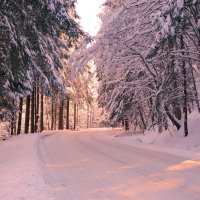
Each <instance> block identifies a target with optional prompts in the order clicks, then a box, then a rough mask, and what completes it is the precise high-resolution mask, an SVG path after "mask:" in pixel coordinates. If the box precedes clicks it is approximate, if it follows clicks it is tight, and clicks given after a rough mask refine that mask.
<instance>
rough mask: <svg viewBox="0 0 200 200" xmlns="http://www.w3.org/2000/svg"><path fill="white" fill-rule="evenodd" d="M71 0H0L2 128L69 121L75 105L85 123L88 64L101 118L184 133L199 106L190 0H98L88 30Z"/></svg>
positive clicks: (199, 28) (199, 4)
mask: <svg viewBox="0 0 200 200" xmlns="http://www.w3.org/2000/svg"><path fill="white" fill-rule="evenodd" d="M75 3H76V1H75V0H67V1H64V0H48V1H45V0H35V1H29V0H27V1H22V0H18V1H13V0H0V27H1V28H0V65H1V66H0V74H1V79H0V88H1V90H0V118H1V119H0V120H1V122H8V123H9V127H10V132H11V134H20V133H21V132H25V133H28V132H38V131H43V130H44V128H45V129H51V130H55V129H69V128H70V127H71V128H74V129H75V128H76V122H77V121H78V118H79V115H78V114H77V113H78V110H79V109H81V108H84V107H85V106H86V109H85V110H86V113H87V114H86V117H85V119H86V118H87V119H86V122H85V123H86V124H87V127H89V125H88V124H91V121H92V119H91V117H88V115H89V114H88V113H90V110H92V109H93V110H94V107H92V106H91V104H92V92H91V88H90V86H89V85H90V84H92V81H91V77H92V76H93V74H94V73H93V71H92V68H93V67H91V63H94V65H95V67H96V78H97V80H98V82H99V89H98V104H99V107H101V108H103V109H104V111H105V113H107V114H108V115H109V117H108V118H107V120H106V121H104V124H106V125H107V124H109V125H110V126H119V125H121V124H122V125H123V126H124V127H125V129H126V130H128V129H129V128H132V129H133V130H134V131H135V132H140V133H144V131H146V130H149V129H150V128H155V127H156V128H158V131H159V132H162V131H163V130H166V129H168V128H169V126H172V125H173V126H175V127H176V128H177V130H178V129H180V127H181V126H184V132H185V136H187V135H188V125H187V123H188V114H189V113H191V112H193V111H196V110H198V112H200V104H199V92H200V90H199V88H200V83H199V80H200V75H199V69H200V17H199V16H200V1H199V0H126V1H123V0H106V1H105V3H104V5H103V10H102V13H101V14H100V15H99V17H100V18H101V20H102V25H101V28H100V30H99V32H98V34H97V35H96V36H95V37H94V38H91V37H90V38H89V36H88V35H87V34H86V33H84V32H83V31H82V30H81V28H80V27H79V25H78V23H77V18H78V16H77V14H76V11H75ZM88 43H90V44H89V45H88ZM72 112H73V116H71V118H73V120H71V121H73V123H70V119H69V118H70V113H72ZM90 115H91V114H90ZM23 116H24V121H23V120H22V118H23ZM89 119H90V120H89ZM89 121H90V122H89ZM22 123H23V124H24V126H22ZM44 124H45V125H44ZM22 127H24V130H22Z"/></svg>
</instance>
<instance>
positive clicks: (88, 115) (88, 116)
mask: <svg viewBox="0 0 200 200" xmlns="http://www.w3.org/2000/svg"><path fill="white" fill-rule="evenodd" d="M89 118H90V114H89V106H88V105H87V128H89Z"/></svg>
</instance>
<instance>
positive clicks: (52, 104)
mask: <svg viewBox="0 0 200 200" xmlns="http://www.w3.org/2000/svg"><path fill="white" fill-rule="evenodd" d="M53 125H54V101H53V99H51V130H53V128H54V127H53Z"/></svg>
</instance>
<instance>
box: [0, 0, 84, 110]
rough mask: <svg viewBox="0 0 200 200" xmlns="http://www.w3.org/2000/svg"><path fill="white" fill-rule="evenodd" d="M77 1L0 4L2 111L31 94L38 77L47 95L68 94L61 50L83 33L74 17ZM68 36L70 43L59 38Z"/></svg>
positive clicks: (36, 1)
mask: <svg viewBox="0 0 200 200" xmlns="http://www.w3.org/2000/svg"><path fill="white" fill-rule="evenodd" d="M75 2H76V1H75V0H48V1H47V0H35V1H23V0H20V1H13V0H6V1H0V27H1V28H0V74H1V80H0V87H1V90H0V110H1V112H2V111H3V109H4V108H7V109H11V107H12V104H13V100H14V99H16V98H17V97H18V96H26V95H28V94H30V92H31V91H32V87H33V85H34V82H35V78H36V77H38V78H39V82H40V87H41V88H42V90H43V91H44V92H45V93H46V94H51V93H52V91H54V90H55V91H61V92H63V93H65V87H64V84H63V78H62V73H61V71H62V68H63V63H62V60H61V50H60V48H61V47H62V48H66V49H67V48H69V47H70V46H71V45H72V44H73V43H74V42H75V41H76V40H77V38H78V37H79V36H80V35H83V32H82V31H81V30H80V28H79V26H78V25H77V23H76V22H75V21H74V18H75V17H77V16H76V13H75V9H74V6H75ZM62 34H65V35H66V36H67V38H68V42H67V44H66V43H64V42H62V40H61V39H60V37H61V36H62Z"/></svg>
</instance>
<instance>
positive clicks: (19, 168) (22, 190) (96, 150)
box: [0, 113, 200, 200]
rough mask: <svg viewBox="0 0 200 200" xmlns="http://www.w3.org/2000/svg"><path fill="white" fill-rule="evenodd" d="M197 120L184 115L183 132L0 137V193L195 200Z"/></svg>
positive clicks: (13, 197)
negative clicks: (186, 122) (185, 127)
mask: <svg viewBox="0 0 200 200" xmlns="http://www.w3.org/2000/svg"><path fill="white" fill-rule="evenodd" d="M199 120H200V117H199V114H198V113H196V114H195V113H193V114H192V115H190V120H189V130H190V134H189V136H188V137H187V138H185V137H184V136H183V131H182V130H180V131H179V132H177V133H175V132H173V131H171V132H170V133H169V132H164V133H156V132H153V131H149V132H148V133H145V134H144V135H137V134H135V135H134V134H133V133H132V134H131V136H129V135H128V134H127V133H126V134H125V133H123V131H122V130H121V129H88V130H80V131H57V132H44V133H41V134H28V135H23V134H22V135H20V136H17V137H12V138H9V139H7V140H6V141H1V142H0V160H1V164H0V177H1V182H0V199H2V200H22V199H24V200H28V199H35V200H47V199H48V200H112V199H114V200H133V199H141V200H146V199H150V200H156V199H158V200H161V199H162V200H163V199H166V200H168V199H171V200H179V199H181V200H188V199H193V200H194V199H196V200H197V199H199V196H200V188H199V185H200V153H199V150H200V145H199V141H200V140H199V139H200V136H199V133H198V130H199V129H200V125H199V123H198V122H199ZM129 133H130V132H129Z"/></svg>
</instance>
